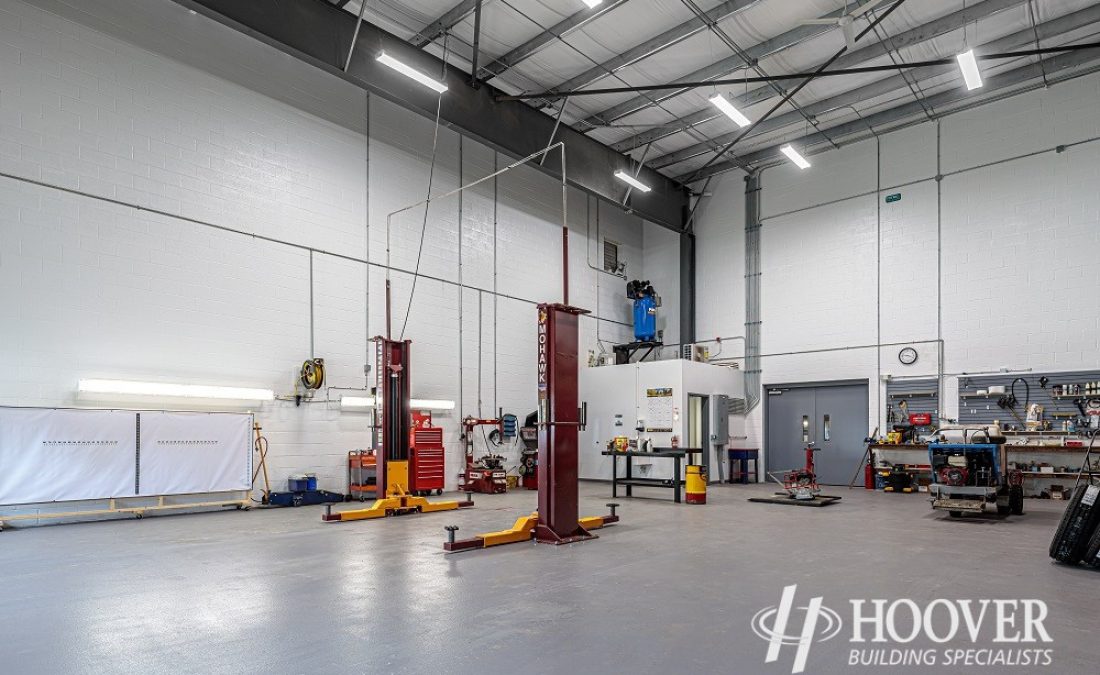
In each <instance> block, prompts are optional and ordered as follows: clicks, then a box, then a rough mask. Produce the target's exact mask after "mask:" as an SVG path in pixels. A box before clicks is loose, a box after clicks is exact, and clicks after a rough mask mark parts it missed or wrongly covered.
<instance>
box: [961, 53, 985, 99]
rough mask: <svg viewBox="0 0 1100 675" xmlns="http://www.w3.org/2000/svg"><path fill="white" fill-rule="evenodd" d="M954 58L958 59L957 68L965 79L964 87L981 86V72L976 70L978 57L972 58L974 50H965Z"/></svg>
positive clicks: (975, 87) (973, 87)
mask: <svg viewBox="0 0 1100 675" xmlns="http://www.w3.org/2000/svg"><path fill="white" fill-rule="evenodd" d="M955 58H956V59H958V60H959V69H960V70H961V71H962V74H963V79H964V80H966V88H967V89H968V90H969V89H977V88H978V87H980V86H982V73H981V71H980V70H978V59H976V58H974V50H973V49H970V50H968V51H965V52H963V53H962V54H959V55H958V56H956V57H955Z"/></svg>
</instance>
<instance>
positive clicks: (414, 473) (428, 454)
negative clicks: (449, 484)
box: [409, 410, 445, 497]
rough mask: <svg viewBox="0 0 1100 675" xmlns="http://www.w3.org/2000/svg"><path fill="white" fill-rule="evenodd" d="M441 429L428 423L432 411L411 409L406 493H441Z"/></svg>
mask: <svg viewBox="0 0 1100 675" xmlns="http://www.w3.org/2000/svg"><path fill="white" fill-rule="evenodd" d="M443 456H444V453H443V429H441V428H440V427H433V426H432V413H431V412H429V411H427V410H414V411H413V413H412V429H410V430H409V493H410V494H414V495H418V496H420V497H427V496H428V495H430V494H431V493H432V491H433V490H434V491H435V493H436V494H437V495H441V494H443V473H444V469H445V466H444V464H445V462H444V459H443Z"/></svg>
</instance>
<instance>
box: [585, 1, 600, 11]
mask: <svg viewBox="0 0 1100 675" xmlns="http://www.w3.org/2000/svg"><path fill="white" fill-rule="evenodd" d="M581 2H583V3H584V4H586V5H588V8H589V9H592V8H594V7H595V6H596V5H598V4H600V3H601V2H603V0H581Z"/></svg>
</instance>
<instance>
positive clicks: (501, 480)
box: [458, 417, 508, 495]
mask: <svg viewBox="0 0 1100 675" xmlns="http://www.w3.org/2000/svg"><path fill="white" fill-rule="evenodd" d="M479 426H492V427H496V428H497V430H498V431H500V432H501V433H502V432H503V421H502V420H501V419H500V418H497V419H478V418H476V417H466V418H464V419H463V420H462V442H463V443H464V445H465V448H466V469H465V471H463V472H462V473H461V474H459V477H458V489H459V490H461V491H465V492H479V493H481V494H486V495H492V494H502V493H505V492H507V491H508V476H507V471H505V470H504V458H503V457H501V456H500V455H495V454H493V453H489V454H486V455H483V456H482V457H479V458H478V459H477V461H474V430H475V429H476V428H477V427H479Z"/></svg>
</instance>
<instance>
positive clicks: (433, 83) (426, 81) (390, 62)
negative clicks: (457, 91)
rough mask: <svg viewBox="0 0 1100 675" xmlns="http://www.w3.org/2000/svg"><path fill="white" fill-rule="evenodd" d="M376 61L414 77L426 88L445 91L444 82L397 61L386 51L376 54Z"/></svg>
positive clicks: (406, 75) (440, 91)
mask: <svg viewBox="0 0 1100 675" xmlns="http://www.w3.org/2000/svg"><path fill="white" fill-rule="evenodd" d="M378 62H379V63H381V64H382V65H384V66H389V67H390V68H393V69H394V70H396V71H397V72H399V73H401V74H402V75H404V76H405V77H408V78H411V79H414V80H416V81H417V82H419V83H420V84H422V85H424V86H425V87H427V88H429V89H431V90H433V91H436V92H439V93H440V94H442V93H443V92H445V91H447V85H446V84H444V83H442V82H440V81H439V80H434V79H432V78H430V77H428V76H427V75H425V74H424V73H422V72H420V71H419V70H417V69H416V68H413V67H412V66H409V65H406V64H404V63H402V62H401V61H398V60H397V59H395V58H393V57H392V56H390V55H389V54H387V53H386V52H382V53H381V54H379V55H378Z"/></svg>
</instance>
